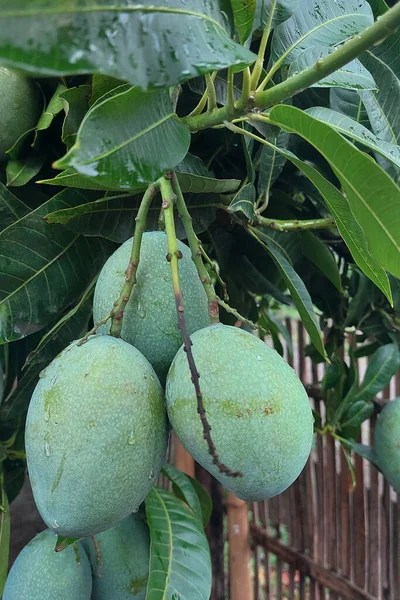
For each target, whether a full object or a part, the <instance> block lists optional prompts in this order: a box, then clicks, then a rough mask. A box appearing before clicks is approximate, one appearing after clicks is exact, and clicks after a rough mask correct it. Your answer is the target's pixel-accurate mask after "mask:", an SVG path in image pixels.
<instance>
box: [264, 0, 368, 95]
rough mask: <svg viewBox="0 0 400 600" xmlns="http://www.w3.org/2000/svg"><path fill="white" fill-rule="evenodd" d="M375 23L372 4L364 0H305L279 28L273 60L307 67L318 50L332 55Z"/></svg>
mask: <svg viewBox="0 0 400 600" xmlns="http://www.w3.org/2000/svg"><path fill="white" fill-rule="evenodd" d="M373 22H374V18H373V14H372V10H371V7H370V6H369V4H368V3H367V2H365V1H364V0H347V1H346V2H332V1H331V0H320V1H319V2H318V4H316V3H315V2H314V0H302V1H301V2H300V4H299V7H298V9H297V11H296V12H295V14H294V15H293V16H292V17H290V19H288V20H287V21H285V22H284V23H282V24H281V25H279V26H278V27H277V28H276V29H275V32H274V36H273V42H272V50H271V52H272V59H273V61H274V62H275V61H277V60H279V64H281V65H291V64H292V63H293V62H294V61H300V63H301V66H302V69H305V68H307V67H309V66H311V65H313V64H314V63H315V52H321V51H327V53H328V54H330V53H331V52H333V51H334V50H335V49H336V47H337V46H338V45H339V44H342V43H343V42H345V41H346V40H347V39H348V38H349V37H351V36H353V35H357V34H359V33H360V32H361V31H363V30H364V29H366V28H367V27H369V26H370V25H372V23H373ZM315 49H317V50H315ZM303 53H304V54H303ZM302 54H303V56H302V57H301V58H300V55H302ZM350 68H351V67H350ZM354 68H355V69H357V67H354ZM347 69H349V67H347ZM322 82H325V80H322ZM322 82H320V85H321V83H322ZM335 85H340V83H336V84H335Z"/></svg>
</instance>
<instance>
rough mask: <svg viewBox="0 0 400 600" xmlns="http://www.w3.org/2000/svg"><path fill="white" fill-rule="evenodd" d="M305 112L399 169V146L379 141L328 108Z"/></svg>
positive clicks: (348, 118) (347, 118) (368, 132)
mask: <svg viewBox="0 0 400 600" xmlns="http://www.w3.org/2000/svg"><path fill="white" fill-rule="evenodd" d="M305 112H306V113H307V114H308V115H310V116H311V117H314V119H318V120H319V121H323V122H324V123H327V124H328V125H331V126H332V127H334V128H335V129H336V131H338V132H339V133H342V134H343V135H345V136H346V137H349V138H350V139H352V140H353V141H355V142H359V143H360V144H362V145H363V146H366V147H367V148H369V149H370V150H374V151H375V152H379V154H381V155H382V156H384V157H385V158H387V159H388V160H390V161H391V162H392V163H393V164H395V165H396V166H397V167H400V146H397V145H396V144H392V143H390V142H385V141H383V140H381V139H379V138H378V137H377V136H376V135H374V134H373V133H372V132H371V131H370V130H369V129H367V128H366V127H364V126H363V125H361V124H360V123H357V121H353V119H351V118H350V117H346V116H345V115H341V114H340V113H338V112H336V111H334V110H331V109H329V108H322V107H319V106H316V107H313V108H308V109H307V110H306V111H305Z"/></svg>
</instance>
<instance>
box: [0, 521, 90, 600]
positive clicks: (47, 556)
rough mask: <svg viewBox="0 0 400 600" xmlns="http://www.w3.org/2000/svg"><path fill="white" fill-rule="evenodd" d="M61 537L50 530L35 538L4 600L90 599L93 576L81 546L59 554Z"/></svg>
mask: <svg viewBox="0 0 400 600" xmlns="http://www.w3.org/2000/svg"><path fill="white" fill-rule="evenodd" d="M56 542H57V536H56V535H54V533H52V532H51V531H49V530H48V529H46V531H42V533H39V534H38V535H37V536H36V537H34V538H33V540H31V541H30V542H29V544H27V545H26V546H25V548H24V549H23V550H22V551H21V552H20V554H19V555H18V557H17V560H16V561H15V563H14V564H13V566H12V568H11V571H10V573H9V574H8V578H7V581H6V586H5V588H4V592H3V600H90V598H91V592H92V573H91V569H90V563H89V560H88V557H87V556H86V552H85V550H84V548H83V546H82V545H81V544H78V550H77V554H76V553H75V551H74V549H73V547H72V546H68V548H65V550H63V551H62V552H55V551H54V548H55V545H56Z"/></svg>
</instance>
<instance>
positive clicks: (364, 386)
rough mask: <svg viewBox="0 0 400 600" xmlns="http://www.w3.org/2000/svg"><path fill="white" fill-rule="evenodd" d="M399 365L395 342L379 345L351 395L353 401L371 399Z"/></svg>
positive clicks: (399, 356) (388, 380) (399, 355)
mask: <svg viewBox="0 0 400 600" xmlns="http://www.w3.org/2000/svg"><path fill="white" fill-rule="evenodd" d="M399 367H400V351H399V347H398V345H397V344H386V345H385V346H381V347H380V348H379V349H378V350H377V351H376V352H375V354H374V355H373V356H372V358H371V360H370V361H369V363H368V367H367V370H366V372H365V375H364V379H363V381H362V383H361V385H360V387H359V389H358V391H357V393H356V394H354V396H353V402H358V401H360V400H363V401H367V400H371V399H372V398H374V397H375V396H376V394H378V393H379V392H381V391H382V390H383V389H384V388H385V387H386V386H387V385H388V384H389V383H390V380H391V379H392V377H393V375H394V374H395V373H396V371H397V370H398V369H399Z"/></svg>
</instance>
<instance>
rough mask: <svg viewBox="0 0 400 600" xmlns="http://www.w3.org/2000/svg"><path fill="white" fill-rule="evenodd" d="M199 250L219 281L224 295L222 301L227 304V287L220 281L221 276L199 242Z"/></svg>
mask: <svg viewBox="0 0 400 600" xmlns="http://www.w3.org/2000/svg"><path fill="white" fill-rule="evenodd" d="M199 248H200V252H201V254H202V255H203V258H204V260H205V261H206V262H208V264H209V265H210V268H211V269H212V271H213V272H214V273H215V276H216V278H217V280H218V281H219V284H220V286H221V287H222V291H223V294H224V300H225V302H229V294H228V290H227V287H226V283H225V281H224V280H223V279H222V277H221V275H220V274H219V272H218V269H217V267H216V266H215V263H214V261H213V260H211V258H210V257H209V256H208V254H207V252H206V251H205V250H204V248H203V245H202V244H201V243H200V242H199Z"/></svg>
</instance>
